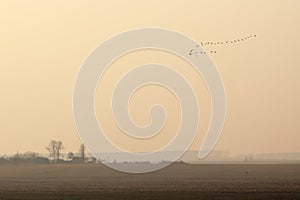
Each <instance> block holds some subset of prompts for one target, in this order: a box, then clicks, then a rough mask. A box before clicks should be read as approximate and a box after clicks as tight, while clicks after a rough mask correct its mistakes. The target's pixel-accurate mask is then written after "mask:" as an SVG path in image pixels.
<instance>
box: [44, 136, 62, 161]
mask: <svg viewBox="0 0 300 200" xmlns="http://www.w3.org/2000/svg"><path fill="white" fill-rule="evenodd" d="M46 149H47V150H48V151H49V157H50V158H53V161H54V162H57V161H59V158H60V156H61V151H62V150H63V149H64V146H63V143H62V142H61V141H56V140H51V141H50V143H49V145H48V147H46Z"/></svg>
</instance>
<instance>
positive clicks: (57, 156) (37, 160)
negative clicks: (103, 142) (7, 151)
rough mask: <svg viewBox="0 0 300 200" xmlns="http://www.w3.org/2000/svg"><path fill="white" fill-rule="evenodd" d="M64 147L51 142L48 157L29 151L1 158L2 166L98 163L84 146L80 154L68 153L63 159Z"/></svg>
mask: <svg viewBox="0 0 300 200" xmlns="http://www.w3.org/2000/svg"><path fill="white" fill-rule="evenodd" d="M64 149H65V148H64V145H63V143H62V142H61V141H56V140H51V141H50V142H49V144H48V146H47V147H46V150H47V151H48V153H49V154H48V157H45V156H42V155H40V154H39V153H37V152H31V151H27V152H25V153H19V152H17V153H16V154H14V155H12V156H1V157H0V164H22V163H33V164H48V163H97V162H98V161H97V159H96V158H95V157H93V156H88V155H87V153H86V149H85V146H84V144H81V145H80V147H79V151H78V153H73V152H68V153H67V154H66V157H65V158H63V156H62V155H63V154H62V152H63V150H64Z"/></svg>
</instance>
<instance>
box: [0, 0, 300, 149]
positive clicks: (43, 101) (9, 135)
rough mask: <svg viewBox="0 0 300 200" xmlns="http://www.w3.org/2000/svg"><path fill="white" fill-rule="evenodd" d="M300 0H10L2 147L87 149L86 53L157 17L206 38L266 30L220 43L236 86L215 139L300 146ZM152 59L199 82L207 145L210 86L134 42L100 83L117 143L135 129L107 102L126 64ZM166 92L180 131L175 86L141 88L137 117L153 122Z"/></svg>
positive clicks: (160, 23) (3, 48) (0, 64)
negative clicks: (80, 131) (154, 106)
mask: <svg viewBox="0 0 300 200" xmlns="http://www.w3.org/2000/svg"><path fill="white" fill-rule="evenodd" d="M299 9H300V2H299V1H297V0H288V1H279V0H275V1H274V0H266V1H260V0H252V1H230V0H225V1H218V0H210V1H196V0H195V1H188V2H186V1H179V0H178V1H177V0H176V1H171V0H168V1H159V0H154V1H138V0H130V1H117V0H115V1H70V0H69V1H58V0H57V1H48V2H45V1H5V2H2V3H1V6H0V26H1V28H0V36H1V37H0V54H1V57H0V94H1V98H0V110H1V112H0V121H1V125H0V137H1V140H0V153H1V154H11V153H15V152H17V151H20V152H24V151H27V150H30V151H37V152H42V153H45V152H46V150H45V146H47V144H48V142H49V141H50V140H52V139H57V140H61V141H63V143H64V144H65V147H66V149H65V151H66V152H68V151H77V149H78V146H79V144H80V143H81V142H80V140H79V139H78V136H77V133H76V129H75V125H74V123H73V116H72V92H73V84H74V82H75V79H76V75H77V73H78V70H79V67H80V65H81V63H82V62H83V60H84V59H85V58H86V57H87V55H88V54H89V53H90V52H91V51H92V50H93V49H94V48H95V47H96V46H97V45H98V44H100V43H101V42H103V41H104V40H106V39H108V38H109V37H111V36H112V35H114V34H117V33H120V32H123V31H126V30H130V29H134V28H140V27H152V26H154V27H162V28H167V29H173V30H176V31H179V32H181V33H183V34H186V35H189V36H190V37H192V38H193V39H194V40H196V41H198V42H201V41H224V40H231V39H235V38H239V37H243V36H245V35H249V34H256V35H257V37H256V39H255V40H249V41H247V42H245V43H242V44H239V45H232V46H226V47H225V46H224V47H222V46H220V47H215V48H214V49H213V50H216V51H217V53H216V54H212V55H211V58H212V59H213V61H214V62H215V63H216V65H217V66H218V68H219V71H220V73H221V75H222V78H223V81H224V84H225V87H226V93H227V117H226V122H225V127H224V131H223V133H222V135H221V138H220V140H219V142H218V144H217V145H216V147H215V149H216V150H226V151H229V152H231V153H233V154H255V153H279V152H300V145H299V141H300V132H299V130H300V123H299V119H300V106H299V102H300V90H299V88H298V86H299V85H300V79H299V74H300V68H299V66H300V60H299V56H298V53H299V52H300V40H299V35H300V15H299ZM144 62H163V63H166V64H168V65H170V66H173V67H174V68H175V69H177V70H179V71H181V72H182V73H183V74H184V75H185V76H186V77H187V78H188V80H189V81H190V83H191V84H192V86H193V88H194V89H195V91H196V92H197V96H198V98H199V99H200V103H199V106H200V108H201V126H200V129H199V134H198V135H199V136H198V137H197V138H196V140H195V142H194V143H193V145H192V146H191V148H190V149H191V150H198V149H199V147H200V145H201V143H202V141H203V136H204V133H205V131H206V129H207V126H208V123H209V117H210V103H209V95H208V94H207V91H206V88H205V85H204V83H203V80H202V79H201V77H199V76H197V75H195V73H194V71H193V70H192V69H191V67H190V66H189V65H187V64H186V63H184V62H183V61H180V59H179V58H177V57H176V56H174V55H171V54H167V53H165V52H159V51H141V52H134V53H132V54H129V55H127V56H124V57H122V58H120V60H118V61H117V62H116V63H114V64H113V65H112V67H111V68H110V71H108V72H107V73H106V74H105V77H104V79H103V80H102V82H101V84H103V87H104V88H105V89H103V87H102V86H101V85H100V86H99V87H98V90H97V96H96V101H97V102H96V108H97V114H98V117H99V119H102V120H104V124H105V127H106V129H107V130H109V132H111V134H112V135H111V137H112V138H113V139H114V141H115V142H116V143H118V142H120V143H122V142H124V141H126V144H128V146H134V145H130V144H132V143H133V142H132V141H130V139H128V140H122V141H120V138H119V136H118V134H115V124H112V123H111V121H110V118H109V114H107V113H106V112H101V111H102V110H103V109H108V108H107V107H105V105H106V104H102V103H101V102H102V101H103V98H104V97H106V95H107V94H108V93H109V89H110V88H111V87H112V86H113V85H114V83H115V82H113V81H115V80H117V79H118V77H117V75H121V74H122V72H123V71H122V70H125V69H129V68H130V67H133V66H135V65H138V64H140V63H144ZM121 67H123V68H122V70H121ZM101 88H102V89H101ZM153 92H156V93H155V94H156V95H153ZM154 96H155V97H156V98H154ZM156 101H160V102H161V103H162V104H164V105H166V108H167V111H168V115H169V119H168V120H169V121H168V123H169V125H170V126H168V127H167V129H165V130H164V133H165V134H169V136H172V134H174V130H176V128H177V127H176V126H174V124H177V122H178V120H179V118H178V117H179V115H178V104H177V102H176V101H175V100H174V97H173V96H172V95H170V94H169V93H168V92H166V91H165V90H162V89H160V88H155V87H154V86H151V87H148V88H145V89H144V90H143V91H140V92H139V93H137V94H136V95H135V96H134V97H133V99H132V102H134V103H132V105H131V107H130V109H131V112H132V116H133V119H135V120H136V122H137V123H138V124H140V125H144V124H147V123H148V122H149V117H148V115H147V112H145V111H147V109H148V105H149V104H151V103H153V102H156ZM100 121H101V120H100ZM131 142H132V143H131ZM164 142H165V141H163V140H162V143H164ZM141 146H142V147H143V145H141ZM139 150H140V149H139Z"/></svg>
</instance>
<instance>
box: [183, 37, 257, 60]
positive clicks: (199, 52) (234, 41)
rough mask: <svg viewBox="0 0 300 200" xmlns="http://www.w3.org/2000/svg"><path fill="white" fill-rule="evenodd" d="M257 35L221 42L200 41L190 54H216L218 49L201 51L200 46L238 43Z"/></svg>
mask: <svg viewBox="0 0 300 200" xmlns="http://www.w3.org/2000/svg"><path fill="white" fill-rule="evenodd" d="M255 37H257V35H248V36H246V37H243V38H239V39H234V40H226V41H221V42H200V43H199V44H197V45H196V46H195V48H193V49H191V50H190V52H189V55H190V56H198V55H201V54H202V55H205V54H208V53H210V54H215V53H217V51H215V50H211V51H203V50H202V51H200V49H199V47H200V46H202V47H204V46H224V45H231V44H237V43H241V42H245V41H247V40H249V39H252V38H255Z"/></svg>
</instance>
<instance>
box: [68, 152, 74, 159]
mask: <svg viewBox="0 0 300 200" xmlns="http://www.w3.org/2000/svg"><path fill="white" fill-rule="evenodd" d="M73 157H74V153H72V152H69V153H68V154H67V159H68V160H69V161H72V160H73Z"/></svg>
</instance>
